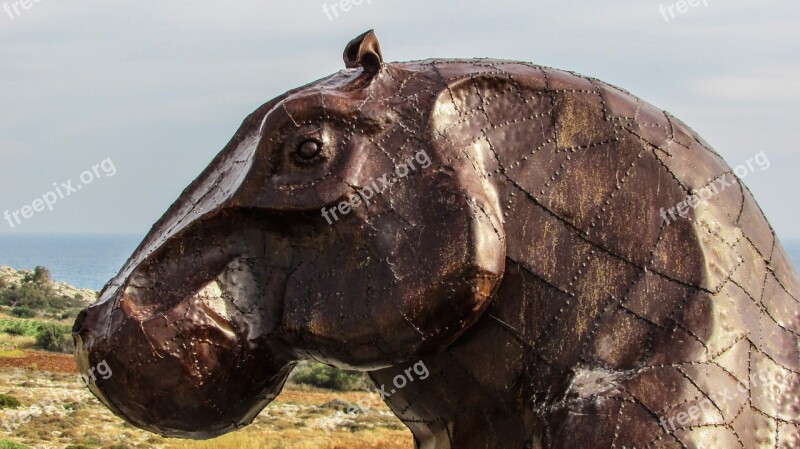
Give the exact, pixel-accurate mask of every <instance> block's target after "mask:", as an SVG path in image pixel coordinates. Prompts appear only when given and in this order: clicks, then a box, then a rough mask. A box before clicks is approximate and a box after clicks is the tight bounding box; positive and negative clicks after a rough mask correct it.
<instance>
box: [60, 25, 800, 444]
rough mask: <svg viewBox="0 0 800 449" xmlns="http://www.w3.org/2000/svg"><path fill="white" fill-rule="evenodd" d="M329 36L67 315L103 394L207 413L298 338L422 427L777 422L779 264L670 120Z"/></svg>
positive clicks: (594, 92)
mask: <svg viewBox="0 0 800 449" xmlns="http://www.w3.org/2000/svg"><path fill="white" fill-rule="evenodd" d="M345 62H346V63H347V66H348V69H347V70H344V71H341V72H339V73H337V74H335V75H332V76H331V77H328V78H325V79H322V80H319V81H317V82H314V83H312V84H309V85H307V86H303V87H301V88H298V89H296V90H293V91H290V92H288V93H287V94H284V95H283V96H281V97H278V98H276V99H275V100H273V101H271V102H269V103H267V104H266V105H264V106H262V107H261V108H259V109H258V110H257V111H256V112H254V113H253V114H252V115H251V116H250V117H248V119H247V120H245V122H244V124H243V125H242V127H241V128H240V129H239V131H238V132H237V133H236V135H235V136H234V138H233V140H232V141H231V143H230V144H229V145H228V146H227V147H226V148H225V149H224V150H223V151H222V152H221V153H220V154H219V156H217V158H216V159H215V160H214V161H213V162H212V163H211V165H210V166H209V168H207V169H206V171H205V172H204V173H203V174H202V175H201V176H200V177H199V178H198V179H197V180H196V181H195V182H194V183H193V184H192V185H191V186H189V187H188V188H187V189H186V191H184V193H183V194H182V196H181V198H179V199H178V201H177V202H176V203H175V204H174V205H173V206H172V207H171V208H170V209H169V210H168V211H167V213H166V214H165V215H164V217H162V219H161V220H160V221H159V222H158V223H156V225H154V227H153V230H152V231H151V232H150V234H149V235H148V236H147V237H146V238H145V240H144V242H142V245H141V246H140V247H139V249H137V251H136V252H135V253H134V255H133V256H132V257H131V259H130V260H129V261H128V263H127V264H126V265H125V267H124V268H123V269H122V271H121V272H120V274H119V275H118V276H117V277H116V278H115V279H113V280H112V281H111V282H109V284H108V285H107V286H106V287H105V288H104V289H103V292H102V294H101V297H100V299H99V300H98V302H97V303H96V304H94V305H92V306H91V307H90V308H88V309H87V310H86V311H85V312H84V313H82V314H81V316H80V317H79V319H78V321H77V322H76V325H75V328H74V329H73V332H74V335H75V338H76V347H77V359H78V363H79V366H80V367H82V368H86V367H88V366H93V365H95V364H97V363H98V362H100V361H106V362H107V363H108V364H109V365H110V366H111V368H112V369H113V372H114V373H115V374H114V376H112V377H111V378H110V379H108V380H103V379H99V380H97V381H95V382H94V383H93V384H92V385H91V389H92V391H93V392H94V393H95V394H96V395H97V396H98V397H99V398H100V399H101V400H103V402H105V403H106V404H107V405H108V406H109V407H110V408H111V409H112V410H113V411H115V412H116V413H117V414H119V415H120V416H122V417H123V418H125V419H127V420H129V421H130V422H132V423H134V424H135V425H137V426H140V427H143V428H147V429H149V430H152V431H156V432H159V433H162V434H165V435H172V436H182V437H191V438H207V437H211V436H215V435H218V434H221V433H224V432H227V431H230V430H233V429H235V428H237V427H239V426H241V425H245V424H247V423H249V422H250V421H251V420H252V419H253V418H254V417H255V416H256V415H257V414H258V412H259V411H260V410H261V409H262V408H263V407H264V406H266V404H268V403H269V402H270V401H271V400H272V399H273V398H274V397H275V395H277V394H278V393H279V391H280V389H281V387H282V386H283V382H284V381H285V379H286V377H287V376H288V374H289V371H290V370H291V368H292V366H293V364H294V363H296V361H298V360H304V359H311V360H319V361H323V362H325V363H328V364H331V365H333V366H337V367H342V368H349V369H359V370H364V371H369V374H370V377H371V378H372V380H373V381H374V382H375V384H376V386H378V387H379V389H380V391H383V392H384V394H383V396H384V399H385V400H386V402H387V404H388V405H389V406H390V407H391V409H392V410H393V411H394V413H395V414H396V415H397V416H398V417H399V418H400V419H401V420H402V421H403V422H404V423H405V424H406V425H407V426H408V427H409V428H410V429H411V431H412V433H413V434H414V438H415V442H416V446H417V447H418V448H421V449H455V448H463V449H473V448H492V449H506V448H508V449H528V448H578V447H580V448H593V449H594V448H598V449H599V448H740V447H744V448H775V447H779V448H793V447H800V430H798V427H797V426H798V419H800V400H799V399H798V393H799V392H800V389H799V388H800V385H799V384H800V353H798V346H799V345H800V342H799V341H798V335H799V334H798V332H800V306H799V305H798V298H799V297H800V281H799V280H798V277H797V275H796V274H795V271H794V269H793V268H792V266H791V263H790V262H789V260H788V258H787V255H786V253H785V251H784V250H783V248H782V247H781V245H780V243H779V241H778V239H777V238H776V236H775V233H774V231H773V230H772V229H771V227H770V225H769V224H768V222H767V220H766V219H765V218H764V216H763V214H762V212H761V210H760V209H759V207H758V205H757V204H756V202H755V200H754V199H753V197H752V195H751V194H750V192H749V191H748V190H747V188H746V187H745V186H744V184H743V183H742V182H740V180H739V179H738V178H737V177H736V176H735V175H734V174H733V172H732V170H731V168H730V167H729V166H728V165H727V164H726V163H725V162H724V161H723V160H722V158H721V157H720V156H719V155H718V154H717V153H716V152H714V150H713V149H711V147H710V146H709V145H708V144H707V143H706V142H704V141H703V140H702V139H701V138H700V137H699V136H697V134H695V133H694V132H693V131H692V130H691V129H690V128H689V127H688V126H686V125H685V124H683V123H682V122H680V121H679V120H677V119H676V118H674V117H672V116H671V115H669V114H668V113H666V112H664V111H661V110H659V109H657V108H654V107H653V106H651V105H649V104H647V103H645V102H643V101H642V100H640V99H638V98H636V97H634V96H632V95H630V94H629V93H627V92H624V91H622V90H620V89H617V88H615V87H613V86H610V85H608V84H606V83H603V82H601V81H599V80H596V79H593V78H587V77H584V76H580V75H577V74H573V73H569V72H564V71H559V70H555V69H551V68H547V67H541V66H536V65H532V64H527V63H522V62H514V61H499V60H487V59H479V60H426V61H417V62H408V63H389V64H386V63H383V61H382V56H381V52H380V47H379V45H378V43H377V40H376V39H375V37H374V34H372V33H366V34H364V35H362V36H359V37H358V38H356V39H355V40H354V41H353V42H351V43H350V44H349V45H348V47H347V49H346V50H345ZM422 154H424V158H423V157H421V155H422ZM426 160H427V161H428V162H429V164H424V163H423V162H424V161H426ZM415 162H416V164H415ZM400 166H405V167H406V169H405V170H403V172H405V173H406V174H405V175H402V174H401V172H400V171H399V170H398V169H397V168H398V167H400ZM387 174H388V175H389V176H388V177H386V176H384V175H387ZM381 178H383V179H384V180H386V179H388V180H389V181H390V182H387V183H385V185H384V187H385V188H384V189H383V190H381V189H379V188H378V184H376V183H375V180H378V179H381ZM370 186H372V187H373V188H372V189H371V190H370V189H369V187H370ZM712 187H713V189H712V190H711V191H712V192H713V194H712V195H709V196H708V197H707V198H706V196H703V200H702V201H700V202H699V203H697V204H694V205H692V207H689V208H686V207H684V208H682V213H670V212H669V211H670V210H673V211H674V210H677V209H674V208H675V207H676V205H678V204H680V203H681V202H682V201H684V200H685V199H686V198H687V196H690V195H692V194H694V193H696V192H699V191H703V190H704V189H705V190H706V191H708V190H709V189H711V188H712ZM370 191H371V193H372V194H373V195H372V196H369V195H368V194H367V192H370ZM355 203H359V204H355ZM343 204H344V205H345V206H344V207H342V205H343ZM420 363H424V365H425V366H426V367H427V369H428V370H429V372H430V375H429V376H428V377H427V378H426V379H424V380H423V379H416V380H414V379H413V372H414V371H413V367H414V366H415V365H419V364H420ZM409 373H412V376H409ZM403 376H406V378H407V379H408V380H409V381H408V382H406V381H404V382H402V387H401V388H400V385H399V384H398V382H397V379H398V377H403Z"/></svg>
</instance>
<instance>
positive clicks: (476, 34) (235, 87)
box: [0, 0, 800, 239]
mask: <svg viewBox="0 0 800 449" xmlns="http://www.w3.org/2000/svg"><path fill="white" fill-rule="evenodd" d="M343 1H345V2H346V1H347V0H339V1H334V0H329V1H327V2H324V1H320V0H313V1H310V0H299V1H292V2H289V1H286V2H274V1H273V2H267V1H263V0H261V1H252V0H242V1H236V2H225V3H223V2H210V1H197V0H193V1H188V0H185V1H184V0H176V1H171V2H156V1H151V0H138V1H135V2H134V1H125V0H119V1H108V0H107V1H102V2H101V1H76V2H66V1H60V0H23V3H24V5H23V4H20V3H19V2H20V0H0V7H2V8H3V10H0V214H3V213H4V211H9V212H13V211H16V210H20V209H21V208H22V207H23V206H26V205H28V206H31V207H38V209H42V210H41V211H34V212H33V213H32V214H31V213H30V210H29V211H28V212H29V214H28V215H32V216H30V218H25V217H24V216H20V215H17V217H18V218H20V220H19V222H16V221H14V219H13V217H12V219H11V223H9V222H8V221H7V220H2V221H0V234H3V235H13V234H15V233H26V234H30V233H133V234H144V233H145V232H147V230H148V229H150V226H151V225H152V223H154V222H155V221H156V220H157V219H158V218H159V217H160V216H161V214H162V213H163V212H164V211H165V210H166V208H167V207H168V206H169V205H170V204H171V203H172V202H173V201H174V200H175V199H176V198H177V197H178V195H179V194H180V193H181V191H182V190H183V189H184V187H186V186H187V185H188V184H189V182H191V181H192V179H194V178H195V177H196V176H197V175H199V174H200V172H201V171H202V169H203V168H204V167H205V166H206V165H207V164H208V163H209V162H210V161H211V159H212V158H213V157H214V155H215V154H216V153H217V152H218V151H220V150H221V149H222V148H223V147H224V145H225V144H226V143H227V141H228V140H229V139H230V138H231V136H232V135H233V133H234V132H235V131H236V129H237V128H238V126H239V124H240V123H241V121H242V120H243V119H244V117H245V116H246V115H247V114H249V113H250V112H252V111H253V110H254V109H255V108H257V107H258V106H259V105H261V104H262V103H264V102H266V101H268V100H270V99H271V98H273V97H275V96H277V95H280V94H281V93H283V92H285V91H286V90H289V89H291V88H293V87H296V86H299V85H302V84H305V83H307V82H310V81H313V80H315V79H318V78H321V77H323V76H327V75H329V74H331V73H334V72H336V71H338V70H340V69H342V68H343V67H344V64H343V62H342V56H341V54H342V50H343V49H344V46H345V44H346V43H347V42H348V41H349V40H350V39H352V38H353V37H355V36H357V35H359V34H361V33H362V32H364V31H366V30H368V29H373V28H374V29H375V32H376V34H377V35H378V37H379V39H380V42H381V46H382V49H383V54H384V59H385V60H386V61H405V60H416V59H426V58H431V57H441V58H455V57H459V58H461V57H492V58H502V59H512V60H521V61H528V62H534V63H537V64H542V65H547V66H552V67H556V68H561V69H567V70H573V71H577V72H580V73H583V74H585V75H589V76H593V77H596V78H599V79H602V80H604V81H606V82H609V83H611V84H614V85H617V86H620V87H623V88H625V89H627V90H629V91H631V92H632V93H634V94H635V95H637V96H639V97H641V98H643V99H644V100H646V101H648V102H650V103H652V104H654V105H656V106H657V107H659V108H662V109H665V110H667V111H669V112H670V113H672V114H673V115H675V116H677V117H678V118H680V119H681V120H683V121H684V122H686V123H687V124H689V125H690V126H691V127H692V128H694V129H695V130H696V131H697V132H699V133H700V135H702V136H703V137H704V138H705V140H707V141H708V142H710V143H711V144H712V145H713V146H714V148H715V149H716V150H717V151H718V152H719V153H720V154H722V155H723V157H724V158H725V159H726V160H727V161H728V163H729V164H730V165H731V166H736V165H738V164H741V163H745V162H746V161H747V160H748V159H749V158H752V157H754V156H755V155H756V154H758V153H760V152H762V151H763V152H764V153H765V154H766V156H767V157H768V159H769V161H770V166H769V169H767V170H763V171H762V170H760V169H757V170H755V171H753V172H751V173H750V174H748V176H747V177H746V179H745V183H746V184H747V185H748V186H749V187H750V189H751V190H752V191H753V193H754V195H755V197H756V199H757V200H758V201H759V203H760V205H761V207H762V209H763V210H764V212H765V214H766V215H767V217H768V218H769V220H770V222H771V223H772V225H773V227H774V228H775V229H776V231H777V232H778V234H779V236H780V237H781V238H782V239H800V226H798V225H797V223H798V222H800V208H798V207H797V198H796V196H795V195H796V194H797V192H798V187H800V176H798V171H800V151H798V149H797V148H796V147H797V141H798V138H797V131H798V129H799V128H800V120H799V119H798V117H800V115H799V114H798V106H800V60H799V59H798V56H799V54H798V51H800V50H799V49H800V45H799V44H800V2H798V1H797V0H768V1H764V0H758V1H756V0H725V1H724V2H723V1H722V0H692V3H693V4H695V5H696V6H687V5H688V4H681V5H678V4H677V2H671V1H662V0H637V1H635V2H634V1H616V0H611V1H602V2H598V1H589V0H582V1H571V2H569V1H568V2H541V1H531V0H525V1H505V2H503V1H500V2H489V1H473V0H461V1H455V0H436V1H430V0H428V1H417V0H412V1H407V0H406V1H402V2H401V1H391V0H361V2H360V4H359V5H355V4H350V7H349V8H347V5H346V4H345V5H342V4H340V3H341V2H343ZM351 1H352V0H351ZM356 2H358V0H356ZM25 5H27V6H28V9H25V8H23V6H25ZM325 6H327V11H328V13H326V12H325V9H324V8H325ZM334 6H335V10H334ZM678 6H681V7H682V8H680V9H679V8H678ZM15 8H16V11H15ZM344 9H347V10H346V11H345V10H344ZM337 15H338V16H337ZM37 198H38V199H40V200H41V201H40V202H38V203H36V202H35V200H36V199H37ZM51 208H52V210H50V209H51ZM0 219H2V217H0ZM11 224H14V226H13V227H12V226H11Z"/></svg>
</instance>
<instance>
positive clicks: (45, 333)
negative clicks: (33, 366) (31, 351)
mask: <svg viewBox="0 0 800 449" xmlns="http://www.w3.org/2000/svg"><path fill="white" fill-rule="evenodd" d="M34 346H35V347H36V348H39V349H44V350H45V351H52V352H72V351H73V350H74V349H75V346H74V344H73V341H72V334H71V333H70V330H69V329H68V327H67V326H59V325H56V324H47V325H45V326H43V327H42V328H41V329H40V330H39V332H38V333H37V334H36V342H35V343H34Z"/></svg>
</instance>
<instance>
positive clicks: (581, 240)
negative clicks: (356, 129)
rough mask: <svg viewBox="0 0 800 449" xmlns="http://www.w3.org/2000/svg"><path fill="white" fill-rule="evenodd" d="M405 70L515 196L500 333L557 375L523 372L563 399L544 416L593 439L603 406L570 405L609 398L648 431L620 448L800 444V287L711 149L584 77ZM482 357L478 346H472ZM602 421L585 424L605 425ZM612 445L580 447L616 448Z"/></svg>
mask: <svg viewBox="0 0 800 449" xmlns="http://www.w3.org/2000/svg"><path fill="white" fill-rule="evenodd" d="M395 67H400V68H402V69H403V70H410V71H416V72H427V73H430V72H433V73H435V75H436V76H437V77H438V78H439V79H440V80H441V82H442V88H441V90H440V91H438V92H437V98H436V101H435V102H434V103H433V106H432V110H431V113H430V121H429V125H428V128H429V132H430V133H431V135H430V140H431V143H432V146H433V147H434V148H436V150H437V152H438V154H440V155H444V156H442V157H443V159H448V158H449V159H450V160H451V161H452V163H453V164H458V165H461V162H463V161H465V160H466V161H467V162H468V164H466V166H468V167H470V168H471V169H472V170H473V171H474V172H473V175H474V176H476V177H477V178H478V179H480V180H482V182H486V183H491V184H492V185H494V186H495V188H496V190H497V192H498V193H497V200H498V205H499V207H500V208H502V215H503V219H504V227H505V232H506V241H505V243H506V250H507V269H506V275H505V280H504V281H503V285H502V286H501V287H500V290H499V292H498V295H497V298H496V300H495V304H494V305H493V306H492V308H491V309H490V310H489V312H488V317H489V318H486V320H490V319H493V320H496V321H497V322H499V323H502V325H503V326H504V328H505V329H507V330H508V331H509V332H511V333H512V334H513V336H514V339H515V341H517V342H519V343H520V344H522V345H524V346H525V347H527V348H528V349H529V350H530V351H532V352H534V353H535V355H534V356H533V357H529V358H528V360H532V362H530V364H532V365H536V366H538V367H539V368H537V369H536V370H532V369H531V368H529V367H528V368H519V369H518V373H519V376H520V378H524V377H525V376H528V378H527V379H526V380H525V383H527V384H528V386H527V387H526V388H527V389H528V390H527V392H526V393H527V396H528V397H535V396H537V395H539V396H541V394H542V392H544V391H547V392H548V393H547V395H549V398H548V401H549V405H548V407H547V408H544V407H539V406H536V407H534V408H535V409H536V410H535V411H536V414H538V415H539V417H540V418H542V419H543V420H544V421H548V417H549V418H550V419H551V418H553V417H554V416H556V414H558V413H560V415H558V416H559V419H558V420H557V421H558V422H559V423H560V424H559V426H560V427H562V428H569V424H575V425H580V424H581V423H582V422H583V421H581V419H584V418H581V415H582V414H586V413H584V412H586V410H585V408H581V407H582V406H577V405H575V404H574V403H569V402H568V401H567V399H566V398H575V397H593V398H595V399H596V398H598V397H601V396H603V397H609V398H611V399H613V401H614V404H615V406H618V404H619V403H622V404H623V406H627V410H628V412H629V413H630V414H631V416H638V417H639V418H638V419H636V418H631V417H626V418H625V419H629V420H630V422H629V425H631V426H634V424H633V423H634V421H635V426H634V427H636V431H635V432H630V433H631V435H633V434H635V435H636V436H629V437H625V436H624V435H623V434H624V432H619V429H618V428H617V434H616V435H615V434H614V425H613V423H612V425H611V426H610V427H609V430H608V431H607V432H606V433H608V434H609V436H608V438H612V437H613V438H614V439H613V441H615V442H616V444H617V447H626V446H625V445H626V444H627V447H645V446H646V445H647V444H652V443H654V442H658V441H662V440H663V441H667V440H670V441H678V442H681V444H689V443H688V442H689V441H702V442H704V444H711V446H708V447H712V446H713V447H740V446H741V445H744V446H745V447H774V446H775V445H776V444H777V442H781V443H782V444H787V445H791V447H797V445H798V444H800V437H799V436H798V435H799V434H798V433H797V431H796V427H795V423H797V422H798V421H797V420H798V418H800V401H799V400H798V387H799V386H800V376H798V373H800V354H799V353H798V338H797V337H798V335H799V334H798V332H800V314H799V312H800V307H798V298H800V282H799V281H798V277H797V275H796V274H795V271H794V269H793V268H792V265H791V263H790V262H789V259H788V258H787V255H786V253H785V251H784V249H783V248H782V247H781V245H780V243H779V241H778V239H777V238H776V236H775V233H774V231H773V230H772V228H771V227H770V225H769V224H768V222H767V220H766V219H765V217H764V215H763V213H762V212H761V210H760V209H759V207H758V205H757V204H756V202H755V200H754V199H753V196H752V195H751V193H750V192H749V190H748V189H747V188H746V187H745V186H744V184H743V183H742V182H741V181H740V179H739V178H738V177H737V176H736V174H735V173H734V171H733V170H732V169H731V167H730V166H728V165H727V164H726V163H725V162H724V161H723V159H722V158H721V157H720V155H719V154H717V153H716V152H715V151H714V150H713V149H712V148H711V146H710V145H709V144H708V143H706V142H705V141H704V140H703V139H702V138H700V137H699V136H698V135H697V134H696V133H695V132H693V131H692V130H691V129H690V128H689V127H688V126H686V125H685V124H684V123H683V122H681V121H679V120H678V119H676V118H675V117H673V116H671V115H670V114H669V113H667V112H665V111H662V110H659V109H657V108H655V107H653V106H651V105H649V104H647V103H646V102H644V101H642V100H640V99H638V98H636V97H634V96H632V95H631V94H629V93H627V92H625V91H622V90H620V89H618V88H615V87H613V86H611V85H609V84H606V83H603V82H601V81H599V80H596V79H592V78H588V77H584V76H580V75H577V74H574V73H570V72H564V71H559V70H555V69H551V68H546V67H540V66H536V65H531V64H527V63H520V62H512V61H498V60H428V61H422V62H413V63H405V64H390V65H389V72H390V73H391V71H392V70H393V69H394V68H395ZM757 151H760V149H757V150H755V151H754V153H755V152H757ZM459 161H461V162H459ZM693 196H696V197H697V198H699V199H700V201H698V202H696V203H695V204H692V205H691V206H686V204H683V205H682V206H681V208H680V209H677V208H676V206H677V205H679V204H681V203H682V202H684V201H685V200H687V198H690V197H693ZM678 211H680V212H678ZM478 328H479V329H478V330H474V331H473V333H472V335H473V340H477V337H474V336H475V335H478V334H480V332H483V331H482V330H480V326H478ZM481 338H483V337H481ZM471 344H472V343H470V336H469V335H468V336H467V338H466V343H464V342H462V345H463V346H462V347H464V348H466V347H468V346H469V345H471ZM476 344H477V343H476ZM467 350H468V349H465V351H467ZM509 363H510V362H509ZM523 373H524V374H523ZM474 376H475V377H479V376H480V375H479V374H476V375H474ZM554 378H555V379H556V380H554ZM585 380H592V381H596V382H597V383H598V384H600V383H607V384H608V385H609V388H606V389H603V388H600V389H590V390H587V389H586V385H585V384H586V383H585V382H584V381H585ZM517 381H518V382H519V378H518V379H517ZM503 382H507V379H506V380H503ZM559 382H561V383H562V384H563V383H566V384H568V387H561V388H560V389H559V388H558V387H557V386H556V384H558V383H559ZM498 390H501V388H500V386H499V385H498ZM553 391H558V392H559V393H558V394H554V393H553ZM533 402H535V401H533ZM554 404H555V405H554ZM559 404H560V405H559ZM707 404H710V405H708V406H706V405H707ZM596 405H597V404H596V403H595V404H594V405H593V407H596ZM693 408H697V409H698V411H699V412H698V413H695V411H694V410H693ZM620 416H622V413H621V411H620ZM408 417H409V418H410V417H411V415H408ZM415 417H416V418H420V415H418V416H415ZM676 417H677V418H676ZM684 417H687V418H686V419H684ZM428 418H432V417H430V416H428ZM592 419H594V420H595V421H591V420H590V421H585V419H584V421H585V422H584V424H586V425H592V426H593V427H595V428H597V427H598V424H597V421H596V417H594V418H592ZM621 419H623V418H622V417H621V418H620V420H621ZM617 425H619V423H617ZM754 429H758V431H757V432H756V431H755V430H754ZM550 431H551V432H557V429H555V428H554V427H552V428H550ZM545 433H547V432H545ZM601 433H603V432H601V431H598V433H594V434H592V435H591V436H590V435H585V434H584V435H582V436H570V435H564V436H563V437H564V438H566V439H569V438H573V439H574V440H573V442H574V443H575V444H588V442H589V441H594V443H592V444H596V446H595V445H592V446H591V447H606V445H605V444H604V443H600V442H599V441H601V440H602V439H603V438H604V437H603V436H601V435H600V434H601ZM551 437H552V436H551ZM580 438H586V439H585V440H584V439H580ZM626 438H629V439H628V440H626ZM611 441H612V440H609V445H610V444H611ZM559 447H561V446H559ZM564 447H567V446H564ZM587 447H588V446H587ZM609 447H610V446H609ZM670 447H671V446H670ZM786 447H789V446H786Z"/></svg>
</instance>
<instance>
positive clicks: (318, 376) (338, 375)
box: [291, 363, 366, 391]
mask: <svg viewBox="0 0 800 449" xmlns="http://www.w3.org/2000/svg"><path fill="white" fill-rule="evenodd" d="M291 379H292V381H293V382H294V383H298V384H305V385H311V386H314V387H319V388H327V389H329V390H338V391H349V390H357V389H362V388H364V387H365V386H366V375H365V374H364V373H360V372H357V371H344V370H340V369H336V368H333V367H330V366H328V365H324V364H322V363H300V364H298V365H297V367H296V368H295V369H294V372H293V373H292V377H291Z"/></svg>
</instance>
